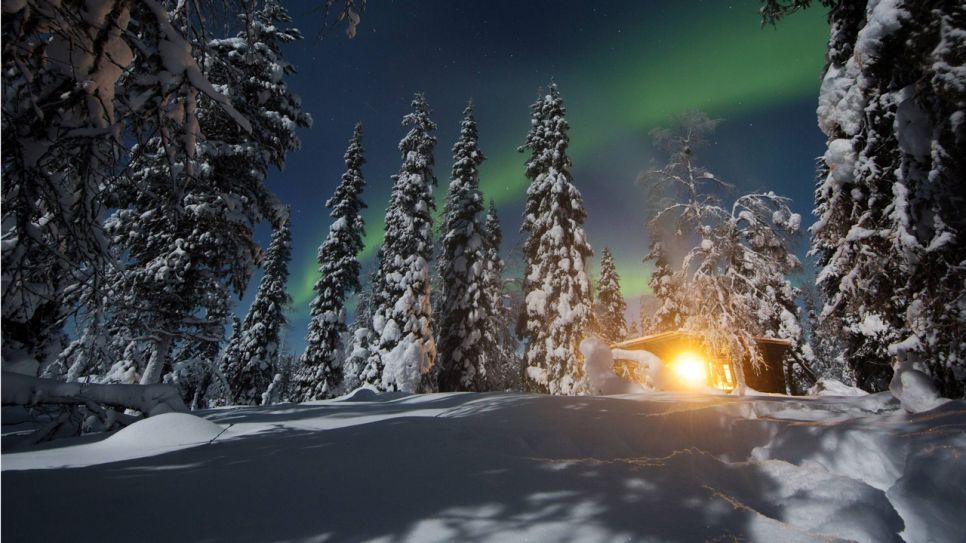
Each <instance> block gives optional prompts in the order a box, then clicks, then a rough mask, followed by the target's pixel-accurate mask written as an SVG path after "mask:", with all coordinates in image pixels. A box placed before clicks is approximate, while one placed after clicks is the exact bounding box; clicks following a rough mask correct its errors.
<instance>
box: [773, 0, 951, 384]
mask: <svg viewBox="0 0 966 543" xmlns="http://www.w3.org/2000/svg"><path fill="white" fill-rule="evenodd" d="M822 3H823V4H824V5H826V6H827V7H829V8H830V11H829V22H830V25H831V34H830V37H829V42H828V49H827V52H826V66H825V70H824V73H823V78H822V86H821V90H820V94H819V105H818V110H817V112H818V121H819V127H820V128H821V129H822V131H823V132H824V133H825V135H826V136H827V138H828V144H827V150H826V153H825V155H824V157H823V160H822V163H821V164H820V166H819V169H818V170H819V181H818V184H817V188H816V192H815V200H816V207H815V215H816V217H817V220H816V222H815V224H814V225H813V226H812V229H811V232H812V238H811V254H812V255H814V256H815V257H816V258H817V260H818V265H819V273H818V286H819V289H820V291H821V293H822V295H823V297H824V307H823V308H822V310H821V311H820V312H819V315H820V318H821V319H822V320H823V321H825V322H826V323H828V324H827V325H823V326H820V327H819V329H825V330H834V331H835V333H836V334H838V335H839V336H840V337H841V343H842V344H843V346H844V350H845V353H844V360H845V361H846V363H847V364H849V366H850V369H851V370H852V372H853V373H854V376H855V379H856V381H857V384H858V386H859V387H861V388H863V389H866V390H869V391H881V390H885V388H886V387H887V385H888V384H889V381H890V378H891V376H892V363H893V362H894V360H895V359H897V358H898V359H900V360H902V361H907V362H912V363H914V364H916V365H918V366H919V367H920V369H922V370H925V371H927V372H928V373H930V374H931V375H932V377H933V378H935V379H936V381H937V384H938V385H939V388H940V390H941V391H942V393H943V394H945V395H947V396H951V397H960V396H962V395H963V393H964V387H966V342H963V341H962V337H963V336H964V334H966V332H964V330H966V297H964V296H963V285H964V284H966V266H964V263H966V261H964V259H963V255H964V254H966V215H964V214H963V213H962V208H963V205H964V202H966V179H964V173H963V172H964V171H966V164H964V158H963V157H964V156H966V154H964V153H963V151H962V149H963V147H964V146H963V136H962V126H963V125H962V122H961V119H962V118H963V116H964V115H966V106H964V104H966V90H964V88H963V85H962V83H961V81H962V75H961V72H962V70H963V62H964V61H963V59H964V44H963V39H962V37H961V36H962V34H963V32H964V31H966V22H964V21H966V13H964V8H963V6H962V3H961V2H939V3H930V2H912V1H899V2H872V1H870V2H822ZM807 6H808V2H804V1H800V0H796V1H795V2H792V3H791V4H790V5H783V4H782V3H777V2H775V1H773V0H767V1H765V2H764V5H763V9H762V13H763V15H764V16H765V20H766V21H768V22H774V21H776V20H777V19H779V18H780V17H781V16H783V15H785V14H787V13H788V12H789V11H793V10H794V9H797V8H802V7H807Z"/></svg>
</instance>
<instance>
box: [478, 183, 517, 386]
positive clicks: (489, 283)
mask: <svg viewBox="0 0 966 543" xmlns="http://www.w3.org/2000/svg"><path fill="white" fill-rule="evenodd" d="M502 242H503V229H502V227H501V226H500V218H499V216H497V210H496V204H495V203H494V202H493V200H490V207H489V209H488V210H487V213H486V222H485V224H484V228H483V246H484V248H485V252H484V264H483V295H484V296H485V305H483V306H482V309H483V311H484V317H483V321H482V331H481V337H480V342H481V347H482V357H483V364H484V365H485V366H486V367H487V382H488V385H487V388H488V390H504V391H507V390H521V377H522V375H521V368H520V358H519V357H518V356H517V353H516V342H515V339H514V334H513V317H512V315H513V311H511V310H510V307H509V304H508V301H507V294H506V289H505V287H504V283H503V269H504V267H505V264H504V262H503V258H501V257H500V244H501V243H502Z"/></svg>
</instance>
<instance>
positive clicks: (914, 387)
mask: <svg viewBox="0 0 966 543" xmlns="http://www.w3.org/2000/svg"><path fill="white" fill-rule="evenodd" d="M893 369H894V370H895V373H893V375H892V381H891V382H890V383H889V392H891V393H892V395H893V396H895V397H896V398H897V399H898V400H899V402H900V404H901V405H902V408H903V409H905V410H906V411H908V412H910V413H922V412H924V411H930V410H932V409H935V408H937V407H939V406H941V405H942V404H944V403H946V402H948V401H949V400H948V399H947V398H942V397H940V395H939V391H938V390H937V389H936V384H935V383H934V382H933V380H932V377H929V376H928V375H926V374H925V373H923V372H922V371H920V370H917V369H916V368H915V367H913V364H912V363H911V362H908V361H901V362H898V363H897V364H895V366H894V368H893Z"/></svg>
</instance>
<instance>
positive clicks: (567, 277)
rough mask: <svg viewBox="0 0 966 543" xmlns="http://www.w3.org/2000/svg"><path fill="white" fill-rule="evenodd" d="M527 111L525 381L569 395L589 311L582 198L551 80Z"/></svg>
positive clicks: (578, 385)
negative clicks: (528, 130)
mask: <svg viewBox="0 0 966 543" xmlns="http://www.w3.org/2000/svg"><path fill="white" fill-rule="evenodd" d="M531 110H532V121H531V127H530V132H529V134H528V135H527V140H526V143H525V144H524V145H523V146H522V147H521V148H520V151H521V152H523V151H529V153H530V158H529V159H528V160H527V164H526V175H527V177H528V178H529V179H530V186H529V188H528V189H527V199H526V204H525V209H524V219H523V229H522V231H523V234H524V236H525V241H524V247H523V252H524V258H525V260H526V275H525V276H524V282H523V293H524V296H525V300H526V309H525V311H524V314H523V315H522V320H521V326H520V327H521V328H522V332H523V336H524V337H525V338H526V341H527V345H526V351H525V360H524V363H525V364H526V367H527V368H526V380H527V387H528V388H529V389H530V390H533V391H538V392H546V393H550V394H563V395H574V394H579V393H581V392H582V391H583V390H584V378H583V368H582V366H583V364H582V360H581V354H580V351H579V349H578V346H579V344H580V341H581V340H582V339H583V337H584V334H585V332H586V330H587V328H588V325H589V324H590V321H591V318H592V316H591V308H592V293H591V285H590V279H589V278H588V276H587V271H586V267H585V263H586V260H587V258H588V257H589V256H591V255H592V254H593V251H592V250H591V248H590V244H589V243H588V242H587V237H586V235H585V234H584V229H583V222H584V219H586V217H587V213H586V211H585V210H584V207H583V198H582V197H581V195H580V192H579V191H578V190H577V187H575V186H574V184H573V180H572V176H571V173H570V168H571V163H570V158H569V157H568V156H567V146H568V145H569V143H570V139H569V137H568V135H567V131H568V129H569V125H568V124H567V120H566V118H565V116H564V114H565V111H566V110H565V109H564V106H563V99H562V98H561V96H560V92H559V91H558V90H557V85H556V84H555V83H551V84H550V88H549V91H548V92H547V94H546V95H545V96H542V97H541V98H540V99H539V100H537V102H536V103H535V104H534V105H533V106H532V107H531Z"/></svg>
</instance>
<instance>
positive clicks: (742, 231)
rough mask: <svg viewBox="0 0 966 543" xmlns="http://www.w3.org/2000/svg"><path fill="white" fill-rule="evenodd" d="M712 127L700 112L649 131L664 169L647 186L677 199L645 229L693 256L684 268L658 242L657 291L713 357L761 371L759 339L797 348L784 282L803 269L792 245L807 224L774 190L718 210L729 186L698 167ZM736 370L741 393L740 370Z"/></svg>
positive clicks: (793, 311) (647, 178) (791, 300)
mask: <svg viewBox="0 0 966 543" xmlns="http://www.w3.org/2000/svg"><path fill="white" fill-rule="evenodd" d="M716 124H717V123H716V121H713V120H710V119H708V118H707V117H706V116H705V115H704V114H702V113H700V112H688V113H686V114H684V115H682V116H679V117H678V118H676V119H675V121H674V123H673V126H672V127H671V128H668V129H658V130H655V131H654V132H653V136H654V139H655V143H656V144H657V145H658V146H660V147H661V148H663V149H664V151H665V152H666V153H667V155H668V162H667V164H666V165H665V166H664V167H663V168H661V169H658V170H652V171H649V172H647V173H645V174H644V176H643V181H644V182H645V183H646V184H647V185H648V186H650V187H651V188H652V189H654V190H655V191H657V192H660V191H665V192H666V193H667V194H669V195H671V200H670V201H669V202H668V203H667V205H666V206H665V207H664V208H663V209H660V210H659V211H658V212H657V214H656V215H655V216H654V217H653V218H652V219H651V221H650V222H649V227H650V232H649V235H650V236H651V238H652V239H673V240H675V241H676V242H677V243H679V244H686V245H685V246H688V247H689V248H688V249H687V250H686V252H685V253H684V256H683V258H682V259H681V262H680V263H678V262H673V261H671V260H669V258H670V256H671V255H670V254H669V252H668V251H666V250H665V249H664V247H663V246H660V245H657V243H652V249H651V255H654V254H657V255H658V259H659V260H658V261H659V264H660V265H659V267H658V270H659V271H661V272H662V277H661V279H660V281H659V282H658V283H656V284H655V283H653V282H652V285H653V286H654V287H655V292H656V293H658V296H659V301H660V302H661V303H662V307H661V309H660V310H659V311H662V310H663V311H665V315H667V316H668V317H664V318H666V319H668V320H669V321H670V316H673V318H674V319H675V321H676V322H679V323H680V326H679V328H680V329H683V330H685V331H690V332H694V333H695V334H697V335H698V336H700V337H701V338H702V341H703V342H704V344H705V347H706V348H707V349H708V350H709V351H710V352H712V353H714V354H715V355H717V356H721V357H722V358H725V359H733V360H742V359H747V360H750V362H751V367H752V368H753V369H757V368H758V367H760V364H761V363H762V356H761V353H760V352H759V350H758V347H757V344H756V342H755V339H754V338H755V336H773V337H780V338H784V339H790V340H792V341H793V342H795V343H796V344H798V343H800V340H801V326H800V324H799V317H798V309H797V307H796V299H797V297H798V292H797V290H796V289H794V288H792V286H791V285H790V283H789V282H788V279H787V274H788V273H790V272H791V271H793V270H796V269H798V267H799V261H798V258H796V257H795V255H794V253H793V252H792V249H791V247H792V240H793V239H794V236H795V235H796V233H797V232H798V229H799V227H800V225H801V217H800V216H799V215H798V214H796V213H794V212H792V210H791V208H790V205H789V204H790V201H789V200H788V199H787V198H784V197H781V196H778V195H776V194H774V193H771V192H768V193H752V194H747V195H744V196H740V197H738V198H737V199H735V201H734V203H733V204H732V205H731V206H730V209H729V208H728V207H725V206H724V205H723V204H722V202H721V197H720V196H719V195H718V194H716V190H717V189H720V188H726V187H727V185H726V184H725V183H724V182H722V181H720V180H719V179H718V178H717V177H716V176H715V175H714V174H713V173H711V172H709V171H708V170H707V169H705V168H703V167H702V166H700V165H699V164H698V163H697V162H696V161H695V159H694V153H695V151H696V150H697V149H700V147H701V146H702V145H704V144H705V143H706V142H707V141H708V138H709V136H710V134H711V133H712V131H713V130H714V128H715V126H716ZM669 308H670V309H669ZM675 321H670V322H675ZM655 331H668V330H655ZM799 363H802V361H801V360H799ZM735 369H736V373H737V377H738V385H739V390H742V389H743V387H744V375H743V373H742V366H741V365H736V366H735Z"/></svg>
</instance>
